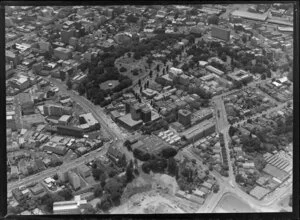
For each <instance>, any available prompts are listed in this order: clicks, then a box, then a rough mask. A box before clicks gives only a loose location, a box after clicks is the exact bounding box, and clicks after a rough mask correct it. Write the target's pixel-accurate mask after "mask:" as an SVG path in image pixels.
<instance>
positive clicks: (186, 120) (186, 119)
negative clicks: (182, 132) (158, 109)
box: [178, 109, 192, 126]
mask: <svg viewBox="0 0 300 220" xmlns="http://www.w3.org/2000/svg"><path fill="white" fill-rule="evenodd" d="M191 117H192V113H191V112H190V111H188V110H184V109H180V110H179V111H178V122H179V123H181V124H182V125H184V126H188V125H190V124H191Z"/></svg>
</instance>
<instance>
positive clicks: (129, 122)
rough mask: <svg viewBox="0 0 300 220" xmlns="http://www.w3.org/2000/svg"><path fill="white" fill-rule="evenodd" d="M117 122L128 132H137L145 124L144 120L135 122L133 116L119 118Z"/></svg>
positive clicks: (127, 115)
mask: <svg viewBox="0 0 300 220" xmlns="http://www.w3.org/2000/svg"><path fill="white" fill-rule="evenodd" d="M117 122H119V123H120V124H121V125H122V126H124V127H125V128H126V129H128V130H136V129H138V128H139V127H140V126H141V125H142V124H143V121H142V120H133V119H132V117H131V114H126V115H124V116H121V117H119V118H117Z"/></svg>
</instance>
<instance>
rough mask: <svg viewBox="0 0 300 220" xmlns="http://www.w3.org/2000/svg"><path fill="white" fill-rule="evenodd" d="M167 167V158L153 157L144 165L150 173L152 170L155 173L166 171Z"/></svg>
mask: <svg viewBox="0 0 300 220" xmlns="http://www.w3.org/2000/svg"><path fill="white" fill-rule="evenodd" d="M167 167H168V161H167V160H166V159H153V160H149V161H147V162H145V163H143V165H142V169H143V171H144V172H145V173H149V172H150V171H152V172H154V173H164V172H165V169H166V168H167Z"/></svg>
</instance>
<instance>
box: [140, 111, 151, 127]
mask: <svg viewBox="0 0 300 220" xmlns="http://www.w3.org/2000/svg"><path fill="white" fill-rule="evenodd" d="M141 119H142V120H143V122H145V123H146V122H149V121H151V109H150V108H148V107H146V108H143V109H142V110H141Z"/></svg>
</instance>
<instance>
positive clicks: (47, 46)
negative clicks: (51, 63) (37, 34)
mask: <svg viewBox="0 0 300 220" xmlns="http://www.w3.org/2000/svg"><path fill="white" fill-rule="evenodd" d="M39 47H40V49H41V50H42V51H49V50H50V48H51V44H50V42H45V41H41V42H39Z"/></svg>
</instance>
